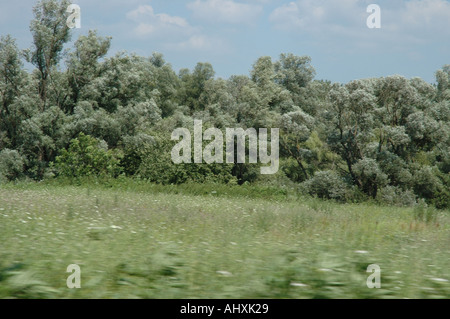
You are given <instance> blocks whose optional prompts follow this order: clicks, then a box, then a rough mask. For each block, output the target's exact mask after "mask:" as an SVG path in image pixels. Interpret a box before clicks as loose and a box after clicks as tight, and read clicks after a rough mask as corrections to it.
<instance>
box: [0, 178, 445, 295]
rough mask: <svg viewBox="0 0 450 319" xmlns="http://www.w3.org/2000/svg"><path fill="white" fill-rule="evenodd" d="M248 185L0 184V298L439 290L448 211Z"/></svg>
mask: <svg viewBox="0 0 450 319" xmlns="http://www.w3.org/2000/svg"><path fill="white" fill-rule="evenodd" d="M255 193H256V192H255ZM257 194H262V195H261V196H256V195H255V196H254V195H252V192H251V191H250V190H249V188H244V189H238V188H236V187H232V188H227V187H225V186H220V187H219V186H218V187H217V189H214V188H211V187H203V188H202V187H201V186H198V188H197V191H196V188H195V187H189V186H184V187H183V186H181V187H162V186H152V185H143V184H139V185H137V184H136V186H131V185H130V184H128V185H127V186H124V187H114V186H113V187H105V186H102V185H97V186H83V185H81V186H74V185H72V186H71V185H58V184H56V183H44V184H42V183H41V184H36V183H22V184H16V185H12V184H10V185H3V186H0V298H449V297H450V281H449V280H450V262H449V257H450V215H449V212H445V211H437V210H434V209H431V208H424V207H416V208H395V207H380V206H376V205H369V204H366V205H357V204H345V205H344V204H342V205H341V204H336V203H331V202H324V201H319V200H316V199H302V198H298V197H297V196H296V195H295V194H290V193H286V192H279V193H277V192H275V193H274V192H273V190H272V193H271V192H270V189H266V193H264V191H258V192H257ZM70 264H78V265H79V266H80V267H81V286H82V288H81V289H68V288H67V286H66V279H67V277H68V276H69V275H70V274H69V273H67V272H66V269H67V266H68V265H70ZM370 264H377V265H379V266H380V267H381V289H369V288H368V287H367V285H366V280H367V277H368V276H369V275H370V273H367V272H366V270H367V266H368V265H370Z"/></svg>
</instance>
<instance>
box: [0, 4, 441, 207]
mask: <svg viewBox="0 0 450 319" xmlns="http://www.w3.org/2000/svg"><path fill="white" fill-rule="evenodd" d="M67 5H68V1H66V0H64V1H56V0H41V1H38V2H37V4H36V5H35V7H34V9H33V13H34V17H33V19H32V21H31V23H30V31H31V34H32V39H33V40H32V46H31V48H30V49H27V50H24V51H21V50H20V49H19V48H18V46H17V43H16V41H15V39H14V38H13V37H12V36H10V35H4V36H1V38H0V152H3V153H2V154H4V155H3V156H4V157H5V158H10V157H9V155H8V156H7V155H5V154H7V152H10V151H14V152H15V153H14V154H20V158H21V160H18V158H19V157H18V156H15V157H14V158H16V159H17V161H16V160H10V161H9V162H8V163H9V164H7V165H6V164H4V166H5V165H6V166H8V165H9V166H8V167H9V168H4V170H6V171H7V173H5V174H6V175H7V176H8V177H6V175H5V174H4V178H7V179H16V178H21V177H25V178H26V177H28V178H32V179H35V180H42V179H43V178H44V177H45V176H48V175H51V174H49V172H50V173H51V171H52V168H51V167H49V164H50V163H52V162H54V163H57V161H56V157H57V155H58V154H59V155H60V156H63V155H61V154H66V153H64V152H67V151H64V150H67V149H70V147H71V146H73V145H72V144H73V140H74V139H76V138H77V137H78V138H79V137H80V136H81V135H80V133H83V134H84V135H89V136H90V137H92V138H94V139H98V140H102V141H105V142H106V143H107V145H108V147H109V148H110V150H109V151H105V152H106V153H105V154H109V155H105V154H103V155H100V153H101V151H98V149H99V148H98V146H95V147H94V149H95V150H97V151H98V152H99V153H98V154H97V155H98V156H100V157H102V156H106V157H107V159H103V160H101V161H99V162H98V163H99V164H100V165H102V166H101V167H94V166H95V165H97V163H94V164H93V163H84V164H83V165H85V166H83V167H82V168H80V169H76V168H74V167H73V165H74V164H67V165H68V166H67V167H71V168H67V169H66V168H64V169H63V171H64V172H63V173H62V174H63V175H66V176H78V177H79V175H85V174H89V175H96V174H103V175H104V174H106V175H114V176H115V175H117V174H118V173H117V172H116V169H117V167H116V166H117V165H118V163H116V164H114V165H112V166H111V167H110V168H107V167H109V166H110V165H109V164H105V162H108V161H110V160H111V161H113V162H114V161H116V160H112V159H111V158H112V157H114V158H116V157H117V158H121V162H120V169H121V170H123V172H124V173H125V174H126V175H128V176H133V177H136V178H143V179H148V180H150V181H153V182H155V183H162V184H171V183H175V184H179V183H186V182H192V181H195V182H198V183H204V182H206V183H207V182H211V181H214V182H221V183H231V184H234V183H237V184H239V185H244V184H246V183H259V182H261V180H265V183H266V182H268V181H267V178H265V177H264V178H261V176H259V173H258V168H259V167H258V165H255V164H235V165H233V164H228V165H218V164H214V165H206V164H201V165H194V164H180V165H175V164H173V163H172V161H171V158H170V148H171V147H172V146H173V143H172V141H171V140H170V136H171V132H172V131H173V130H174V129H176V128H179V127H184V128H189V127H192V123H193V121H194V119H196V120H202V121H203V123H204V125H205V126H207V127H217V128H219V129H221V130H224V129H225V128H228V127H229V128H231V127H242V128H255V129H256V130H257V129H259V128H279V129H280V157H281V158H280V170H281V171H282V172H280V174H278V175H276V176H272V177H273V179H272V181H270V184H273V185H275V184H276V185H279V186H280V187H281V188H282V187H283V185H286V184H287V183H286V178H289V179H290V182H292V183H296V184H301V185H302V186H301V188H302V187H306V188H307V191H306V192H307V193H310V194H313V195H314V196H319V197H324V198H335V199H339V200H343V199H344V198H345V199H347V200H349V201H355V200H356V201H358V200H359V199H362V198H372V199H376V200H379V201H382V202H389V203H392V204H394V205H403V204H405V203H411V204H412V203H413V202H414V200H413V198H414V197H417V199H423V200H425V201H426V203H427V204H429V205H434V206H435V207H438V208H446V207H449V205H450V199H449V198H450V196H449V194H450V181H449V173H450V93H449V92H450V65H444V66H443V67H442V69H440V70H437V71H436V83H437V84H436V85H432V84H430V83H426V82H425V81H423V80H422V79H420V78H412V79H407V78H405V77H402V76H399V75H393V76H388V77H382V78H371V79H361V80H355V81H351V82H349V83H345V84H341V83H331V82H329V81H324V80H315V79H314V77H315V69H314V67H313V66H312V61H311V58H310V57H308V56H297V55H294V54H292V53H282V54H280V56H279V58H278V59H277V60H274V59H273V58H272V57H269V56H262V57H260V58H258V59H257V60H256V61H255V63H254V64H253V65H252V66H251V69H250V72H249V74H248V75H239V76H231V77H229V78H228V79H222V78H217V77H216V76H215V71H214V68H213V66H212V65H211V64H210V63H208V62H199V63H198V64H197V65H196V66H195V67H194V69H193V70H189V69H181V70H180V71H179V72H178V74H177V73H176V72H175V71H174V70H173V68H172V66H171V65H170V64H169V63H167V62H166V61H165V59H164V57H163V55H162V54H160V53H153V54H152V55H151V56H148V57H142V56H138V55H136V54H133V53H131V54H130V53H127V52H118V53H116V54H114V55H111V54H108V52H109V49H110V47H111V44H112V39H111V38H110V37H103V36H101V35H98V34H97V32H96V31H94V30H90V31H89V32H88V33H87V34H85V35H81V36H80V37H79V38H78V39H76V41H74V42H73V45H72V46H69V47H68V49H67V51H64V50H63V48H64V47H65V46H68V43H69V41H70V39H71V30H70V29H69V28H67V26H66V24H65V21H66V19H67V17H66V15H67V13H66V12H65V10H66V8H67ZM22 53H24V54H22ZM24 59H25V60H26V61H28V62H30V63H31V65H33V66H34V67H35V69H34V70H31V71H27V70H26V69H25V67H24ZM92 141H93V140H92ZM88 144H89V143H88ZM97 151H95V152H97ZM78 152H81V153H83V152H85V150H81V149H78V150H77V151H74V154H78V155H80V154H79V153H78ZM112 153H114V154H116V155H115V156H112ZM8 154H13V153H8ZM78 155H77V156H78ZM67 156H69V155H67ZM70 156H72V155H70ZM74 156H75V155H74ZM80 156H81V155H80ZM75 158H77V157H76V156H75V157H73V158H71V159H69V158H65V160H67V161H68V163H70V161H71V160H73V161H75ZM59 160H60V161H61V158H60V159H59ZM80 160H81V159H80ZM12 163H21V164H20V165H19V164H17V165H13V164H12ZM74 163H75V162H74ZM11 165H12V166H11ZM61 165H62V163H61ZM71 165H72V166H71ZM19 166H20V167H21V168H20V169H19ZM13 167H15V168H13ZM113 171H114V172H113ZM72 173H73V174H75V175H71V174H72ZM331 181H334V182H336V183H338V184H337V185H339V186H342V189H341V190H338V189H336V188H334V185H333V184H332V183H331ZM342 183H344V184H342ZM321 188H323V189H321ZM344 189H346V194H345V195H344V194H343V193H344V191H343V190H344ZM380 192H381V193H380ZM411 192H413V193H411ZM403 197H404V198H403Z"/></svg>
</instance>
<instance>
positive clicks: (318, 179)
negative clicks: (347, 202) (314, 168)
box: [303, 171, 347, 200]
mask: <svg viewBox="0 0 450 319" xmlns="http://www.w3.org/2000/svg"><path fill="white" fill-rule="evenodd" d="M303 186H304V187H305V189H306V191H307V192H308V193H309V194H310V195H312V196H317V197H319V198H325V199H336V200H343V199H345V195H346V193H347V185H346V184H345V182H344V181H343V180H342V178H341V177H340V176H339V175H338V174H336V173H335V172H333V171H319V172H316V174H315V175H314V177H313V178H311V179H310V180H308V181H306V182H304V183H303Z"/></svg>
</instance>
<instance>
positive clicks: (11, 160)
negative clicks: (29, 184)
mask: <svg viewBox="0 0 450 319" xmlns="http://www.w3.org/2000/svg"><path fill="white" fill-rule="evenodd" d="M23 165H24V162H23V159H22V156H20V154H19V152H17V151H16V150H10V149H4V150H2V151H1V152H0V180H2V179H6V180H8V181H12V180H15V179H17V178H18V177H20V176H21V175H22V173H23Z"/></svg>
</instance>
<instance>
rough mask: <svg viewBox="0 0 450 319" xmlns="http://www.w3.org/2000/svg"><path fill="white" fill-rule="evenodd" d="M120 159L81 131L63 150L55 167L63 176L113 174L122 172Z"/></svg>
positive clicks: (112, 175)
mask: <svg viewBox="0 0 450 319" xmlns="http://www.w3.org/2000/svg"><path fill="white" fill-rule="evenodd" d="M119 163H120V162H119V160H118V159H116V158H115V157H114V155H113V154H112V152H111V151H108V150H107V147H106V146H104V145H101V143H100V142H99V141H98V140H97V139H95V138H93V137H92V136H89V135H85V134H83V133H80V134H79V135H78V137H77V138H75V139H73V140H71V142H70V146H69V149H68V150H65V149H63V150H61V152H60V155H59V156H57V157H56V161H55V164H54V167H55V168H56V170H57V172H58V174H59V175H61V176H65V177H83V176H111V177H116V176H118V175H119V174H120V171H121V169H120V167H119Z"/></svg>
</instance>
